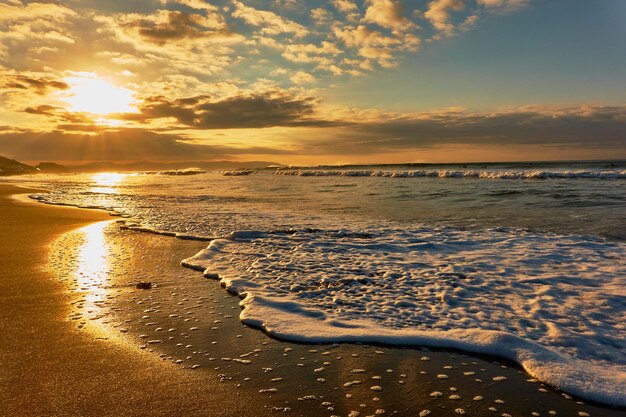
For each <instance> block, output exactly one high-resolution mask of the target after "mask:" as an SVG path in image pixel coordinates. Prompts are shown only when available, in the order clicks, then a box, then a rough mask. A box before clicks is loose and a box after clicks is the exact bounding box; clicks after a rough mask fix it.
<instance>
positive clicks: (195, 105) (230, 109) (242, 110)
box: [121, 76, 332, 130]
mask: <svg viewBox="0 0 626 417" xmlns="http://www.w3.org/2000/svg"><path fill="white" fill-rule="evenodd" d="M302 77H304V76H302ZM303 82H305V81H304V80H303ZM316 104H317V100H316V99H314V98H312V97H298V96H294V95H292V94H290V93H288V92H283V91H268V92H265V93H263V94H261V93H250V94H240V95H236V96H232V97H227V98H222V99H219V100H215V99H214V98H212V97H210V96H195V97H189V98H182V99H174V100H168V99H166V98H165V97H162V96H161V97H151V98H148V99H146V101H145V102H144V104H143V106H141V107H140V108H139V113H138V114H130V113H129V114H124V115H121V117H122V118H124V119H125V120H131V121H139V122H148V121H151V120H155V119H164V118H171V119H174V120H175V121H176V122H177V123H179V124H180V125H182V126H185V127H187V128H194V129H202V130H204V129H243V128H266V127H274V126H328V125H332V122H330V121H327V120H323V119H320V118H318V115H317V114H316V111H315V106H316Z"/></svg>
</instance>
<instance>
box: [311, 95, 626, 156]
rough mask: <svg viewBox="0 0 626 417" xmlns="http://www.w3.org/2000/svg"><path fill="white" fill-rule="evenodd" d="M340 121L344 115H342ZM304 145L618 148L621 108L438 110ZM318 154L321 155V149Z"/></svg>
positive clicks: (348, 149) (347, 148)
mask: <svg viewBox="0 0 626 417" xmlns="http://www.w3.org/2000/svg"><path fill="white" fill-rule="evenodd" d="M343 117H344V118H346V117H350V116H349V115H344V116H343ZM351 118H352V119H354V120H355V123H354V124H351V125H346V126H345V127H342V128H339V129H337V130H336V131H335V132H333V134H332V135H330V134H326V135H324V138H323V139H319V138H317V139H312V140H310V141H309V142H308V145H309V146H310V147H311V146H312V147H313V148H316V147H317V149H318V152H324V153H342V152H344V153H364V154H373V153H379V152H403V151H409V150H418V149H424V148H432V147H441V146H448V145H464V146H484V145H502V146H513V145H515V146H518V145H531V146H535V147H541V146H569V147H581V148H582V147H585V148H605V149H612V148H616V149H620V148H621V149H622V150H623V149H624V145H625V144H626V106H573V107H545V106H529V107H521V108H516V109H505V110H500V111H497V112H491V113H470V112H466V111H463V110H459V109H444V110H440V111H432V112H425V113H416V114H405V115H402V114H397V115H394V114H382V115H378V116H374V117H372V115H368V116H367V119H366V120H364V121H361V122H359V121H358V119H359V115H358V114H355V116H352V117H351ZM322 150H323V151H322Z"/></svg>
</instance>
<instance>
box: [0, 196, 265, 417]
mask: <svg viewBox="0 0 626 417" xmlns="http://www.w3.org/2000/svg"><path fill="white" fill-rule="evenodd" d="M26 191H27V190H23V189H17V188H15V187H11V186H4V185H2V186H0V315H1V320H0V335H1V337H2V342H1V343H0V363H1V364H2V366H0V415H2V416H77V415H82V416H122V415H135V416H158V415H163V416H174V415H185V416H190V415H197V416H200V415H215V416H242V415H268V412H265V411H264V409H263V408H262V407H259V406H257V404H256V403H255V401H254V396H251V395H248V396H245V397H243V398H237V397H235V393H234V390H233V389H232V387H227V386H222V385H217V384H214V383H213V382H212V381H211V380H208V378H207V377H206V375H203V374H199V373H193V372H181V371H180V370H178V369H176V368H175V367H174V366H172V365H170V364H168V363H164V362H162V361H160V360H159V359H158V358H157V357H156V356H154V355H151V354H149V353H147V352H142V351H140V350H139V349H133V348H132V347H129V346H125V345H124V344H123V343H112V342H111V341H108V340H103V339H98V338H97V337H96V336H95V335H94V334H91V333H88V332H80V331H77V328H76V325H75V323H74V322H73V321H71V320H68V314H70V311H71V309H70V303H72V302H74V301H76V299H77V298H78V294H77V293H75V292H70V291H68V288H67V287H66V286H65V285H64V284H63V283H62V282H60V281H59V280H58V279H57V278H56V277H55V276H54V274H53V268H54V265H52V266H50V265H48V258H49V256H50V244H51V243H52V242H53V241H54V240H55V239H56V238H58V237H59V236H61V235H62V234H63V233H66V232H69V231H70V230H72V229H75V228H77V227H81V226H85V225H87V224H89V223H92V222H94V221H98V220H108V219H110V217H109V216H108V215H106V214H104V213H102V212H97V211H89V210H79V209H74V208H61V207H51V206H44V205H38V204H25V203H20V202H16V201H14V200H13V199H12V198H11V197H10V195H11V194H15V193H23V192H26Z"/></svg>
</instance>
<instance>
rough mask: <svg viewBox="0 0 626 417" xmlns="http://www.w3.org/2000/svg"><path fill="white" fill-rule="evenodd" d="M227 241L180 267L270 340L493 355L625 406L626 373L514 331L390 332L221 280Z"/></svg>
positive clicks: (576, 391) (586, 395)
mask: <svg viewBox="0 0 626 417" xmlns="http://www.w3.org/2000/svg"><path fill="white" fill-rule="evenodd" d="M229 243H230V240H229V239H216V240H213V241H211V243H210V244H209V246H208V247H207V248H205V249H203V250H201V251H200V252H198V253H196V254H195V255H194V256H192V257H190V258H187V259H184V260H182V261H181V265H182V266H184V267H187V268H191V269H194V270H197V271H201V272H203V274H204V276H205V277H207V278H214V277H218V278H219V280H220V284H221V285H222V286H223V287H224V288H225V289H226V290H227V291H228V292H230V293H232V294H235V295H237V296H239V297H240V298H242V301H241V302H240V306H241V307H242V311H241V313H240V316H239V318H240V320H241V322H242V323H243V324H245V325H248V326H251V327H254V328H257V329H260V330H262V331H264V332H265V333H266V334H268V335H269V336H271V337H275V338H277V339H281V340H285V341H291V342H299V343H340V342H343V343H356V342H360V343H376V344H382V345H389V346H394V345H395V346H421V347H431V348H441V349H457V350H462V351H466V352H470V353H477V354H485V355H492V356H497V357H501V358H505V359H509V360H511V361H513V362H515V363H517V364H518V365H520V366H521V367H522V368H523V369H524V370H525V371H526V372H527V373H528V374H529V375H531V376H532V377H534V378H536V379H538V380H540V381H542V382H544V383H546V384H548V385H550V386H552V387H554V388H557V389H559V390H561V391H563V392H566V393H568V394H571V395H575V396H577V397H580V398H583V399H587V400H591V401H595V402H599V403H604V404H608V405H612V406H619V407H624V406H626V371H624V370H621V369H615V368H612V367H610V368H607V367H603V366H600V365H596V364H590V363H589V362H586V361H583V360H579V359H574V358H571V357H569V356H566V355H563V354H560V353H559V352H556V351H554V350H552V349H550V348H548V347H546V346H542V345H540V344H538V343H535V342H533V341H531V340H528V339H524V338H522V337H519V336H516V335H513V334H511V333H507V332H502V331H495V330H482V329H453V330H446V331H440V330H437V331H429V330H417V329H389V328H385V327H382V326H380V325H378V324H376V323H374V322H371V321H367V320H350V321H349V322H348V321H345V322H344V321H338V320H334V319H332V318H328V317H327V315H326V313H324V312H323V311H320V310H314V309H310V308H305V307H303V306H302V305H300V304H298V303H296V302H293V301H288V300H284V299H282V300H275V299H271V298H268V297H264V296H260V295H256V294H254V292H253V290H254V287H255V285H254V284H253V283H250V282H249V281H247V280H244V279H238V278H233V277H228V276H222V275H220V274H219V271H216V270H214V269H211V259H212V258H213V257H214V256H215V255H216V254H217V253H219V252H221V251H222V249H223V248H224V247H225V246H227V245H228V244H229ZM251 290H252V291H251ZM620 368H621V367H620Z"/></svg>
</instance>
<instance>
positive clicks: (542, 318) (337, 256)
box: [32, 162, 626, 405]
mask: <svg viewBox="0 0 626 417" xmlns="http://www.w3.org/2000/svg"><path fill="white" fill-rule="evenodd" d="M237 174H245V175H237ZM37 181H41V182H43V184H42V185H44V186H45V187H47V188H48V189H49V190H50V193H42V194H36V195H33V196H32V197H33V198H34V199H37V200H39V201H42V202H46V203H50V204H69V205H75V206H81V207H93V208H105V209H107V210H109V211H110V212H112V213H114V214H116V215H119V216H121V217H122V218H123V220H124V221H123V223H122V225H123V227H126V228H130V229H135V230H142V231H149V232H153V233H162V234H165V235H170V236H177V237H179V238H188V239H202V240H207V241H208V243H207V248H206V249H204V250H202V251H201V252H199V253H197V254H196V255H195V256H193V257H191V258H188V259H185V260H181V261H182V264H183V265H184V266H187V267H191V268H194V269H197V270H200V271H202V272H203V273H204V274H205V275H206V276H207V277H213V278H218V279H220V280H222V282H223V283H224V285H225V286H226V288H227V289H228V290H229V291H231V292H233V293H236V294H238V295H240V296H241V297H242V298H243V301H242V305H243V306H244V310H243V311H242V313H241V319H242V321H243V322H244V323H246V324H249V325H253V326H256V327H259V328H262V329H264V330H265V331H266V332H268V333H269V334H271V335H274V336H276V337H280V338H283V339H287V340H292V341H305V342H342V341H345V342H356V341H361V342H368V343H387V344H401V345H421V346H433V347H444V348H458V349H463V350H467V351H471V352H478V353H488V354H494V355H499V356H502V357H506V358H509V359H511V360H514V361H516V362H517V363H519V364H520V365H521V366H523V367H524V368H525V369H526V370H527V371H528V372H529V373H530V374H531V375H533V376H534V377H536V378H538V379H540V380H542V381H544V382H547V383H549V384H551V385H553V386H555V387H557V388H560V389H563V390H565V391H567V392H569V393H572V394H577V395H580V396H582V397H585V398H589V399H593V400H598V401H601V402H605V403H609V404H616V405H626V315H625V311H626V290H625V288H626V285H625V284H626V164H624V163H619V162H614V163H606V162H595V163H561V164H548V163H541V164H538V163H534V164H506V165H504V164H500V165H498V164H489V165H467V166H465V165H441V166H416V165H397V166H360V167H340V168H338V167H314V168H312V167H307V168H285V169H282V168H281V169H266V170H259V171H254V172H232V171H231V172H219V171H210V172H204V171H201V170H187V171H184V172H180V171H164V172H158V173H145V172H144V173H132V174H115V173H113V174H112V173H105V174H94V175H86V174H83V175H60V176H50V177H45V178H44V179H41V178H39V179H38V180H37Z"/></svg>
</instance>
